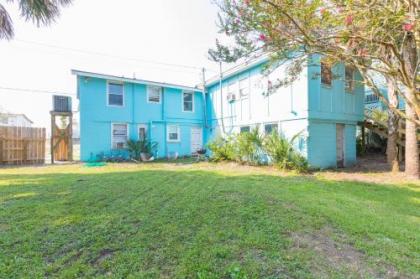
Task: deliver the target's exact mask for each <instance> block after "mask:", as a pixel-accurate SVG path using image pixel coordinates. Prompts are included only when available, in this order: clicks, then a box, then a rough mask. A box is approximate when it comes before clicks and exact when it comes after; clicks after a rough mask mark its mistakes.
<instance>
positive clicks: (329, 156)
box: [207, 56, 364, 168]
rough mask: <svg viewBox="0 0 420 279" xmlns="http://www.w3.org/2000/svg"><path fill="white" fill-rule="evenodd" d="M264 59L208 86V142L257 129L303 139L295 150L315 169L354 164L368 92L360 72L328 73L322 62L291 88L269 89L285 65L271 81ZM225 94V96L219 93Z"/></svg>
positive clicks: (340, 69)
mask: <svg viewBox="0 0 420 279" xmlns="http://www.w3.org/2000/svg"><path fill="white" fill-rule="evenodd" d="M267 61H268V58H267V57H262V58H260V59H256V60H253V61H249V62H247V63H245V64H243V65H240V66H238V67H235V68H233V69H231V70H228V71H226V72H225V73H223V76H222V80H221V81H220V78H219V79H218V78H217V77H216V78H214V79H213V80H210V81H209V83H208V87H207V92H208V95H207V110H208V123H209V129H208V133H207V140H211V138H213V137H216V136H218V135H223V134H231V133H238V132H241V131H248V130H250V129H252V128H256V127H258V128H259V129H260V131H262V132H263V133H269V132H271V131H273V130H278V131H279V132H281V133H283V134H284V135H285V136H286V137H289V138H290V137H292V136H294V135H296V134H299V137H298V142H297V143H296V145H297V146H296V147H297V148H298V150H300V152H301V153H302V154H304V155H305V156H307V158H308V160H309V162H310V164H311V165H312V166H314V167H321V168H326V167H336V166H348V165H351V164H353V163H354V162H355V160H356V125H357V122H358V121H361V120H363V101H364V87H363V85H362V84H361V83H360V82H359V81H360V80H361V77H360V75H359V73H358V72H357V71H354V70H352V69H349V68H347V67H345V66H344V65H343V64H338V65H334V66H332V67H328V66H327V65H326V64H323V63H321V59H320V57H317V56H314V57H312V58H311V59H310V60H308V63H307V65H308V66H307V67H306V68H305V69H304V71H302V73H301V74H300V76H299V77H298V78H297V80H296V81H294V82H293V83H292V84H290V85H289V86H285V87H280V88H277V89H271V90H270V87H271V86H272V85H273V84H275V83H276V81H277V80H278V79H280V80H281V79H282V78H284V76H285V71H286V67H287V63H284V64H283V65H281V66H280V67H279V68H277V69H276V70H275V71H274V72H272V73H270V74H269V75H265V74H264V73H263V69H264V66H265V65H266V63H267ZM220 89H221V90H220Z"/></svg>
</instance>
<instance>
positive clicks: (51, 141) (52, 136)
mask: <svg viewBox="0 0 420 279" xmlns="http://www.w3.org/2000/svg"><path fill="white" fill-rule="evenodd" d="M54 132H55V114H54V113H52V112H51V136H50V146H51V147H50V153H51V164H54Z"/></svg>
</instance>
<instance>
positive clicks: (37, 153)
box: [0, 126, 46, 165]
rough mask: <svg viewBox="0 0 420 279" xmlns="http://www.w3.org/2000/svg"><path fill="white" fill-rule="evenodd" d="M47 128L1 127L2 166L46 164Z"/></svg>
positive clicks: (0, 152) (0, 151) (0, 150)
mask: <svg viewBox="0 0 420 279" xmlns="http://www.w3.org/2000/svg"><path fill="white" fill-rule="evenodd" d="M45 140H46V131H45V128H29V127H6V126H0V165H9V164H10V165H23V164H25V165H26V164H44V163H45Z"/></svg>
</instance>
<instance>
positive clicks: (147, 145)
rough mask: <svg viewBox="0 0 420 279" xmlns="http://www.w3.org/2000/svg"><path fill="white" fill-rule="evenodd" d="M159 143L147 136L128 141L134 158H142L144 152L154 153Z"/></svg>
mask: <svg viewBox="0 0 420 279" xmlns="http://www.w3.org/2000/svg"><path fill="white" fill-rule="evenodd" d="M157 145H158V143H157V142H151V141H149V140H147V139H146V138H144V139H141V140H137V141H136V140H128V141H127V147H128V151H129V152H130V155H131V157H132V158H134V159H140V158H141V154H142V153H145V154H149V155H150V154H152V153H153V152H154V151H155V150H156V148H157Z"/></svg>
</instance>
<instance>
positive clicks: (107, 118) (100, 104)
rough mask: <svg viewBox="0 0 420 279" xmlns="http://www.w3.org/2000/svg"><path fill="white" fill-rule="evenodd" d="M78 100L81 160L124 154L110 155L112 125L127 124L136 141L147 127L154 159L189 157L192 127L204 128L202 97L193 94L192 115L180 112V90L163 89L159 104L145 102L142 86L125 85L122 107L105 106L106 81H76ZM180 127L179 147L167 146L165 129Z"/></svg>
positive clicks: (132, 137) (122, 152)
mask: <svg viewBox="0 0 420 279" xmlns="http://www.w3.org/2000/svg"><path fill="white" fill-rule="evenodd" d="M78 87H79V88H78V92H79V99H80V137H81V159H82V160H83V161H87V160H91V159H96V157H97V155H99V154H102V153H103V154H104V155H110V154H111V153H114V154H122V155H127V152H126V151H123V150H118V151H112V148H111V125H112V123H126V124H128V129H129V138H130V139H133V140H137V139H138V126H139V125H140V124H143V125H146V127H147V130H148V135H149V138H151V139H152V140H153V141H156V142H158V150H157V156H159V157H165V156H167V154H168V152H172V151H174V150H176V151H177V153H178V155H180V156H182V155H189V154H191V143H190V135H191V133H190V129H191V126H198V127H203V97H202V93H201V92H198V91H196V92H194V97H193V98H194V111H193V112H183V111H182V102H183V99H182V92H183V90H181V89H176V88H170V87H164V88H163V93H162V98H161V103H160V104H154V103H148V102H147V86H146V85H145V84H135V83H129V82H125V83H124V106H122V107H116V106H108V105H107V80H106V79H101V78H91V77H89V78H86V77H83V76H79V77H78ZM168 124H174V125H178V126H179V127H180V132H181V139H182V142H180V143H172V142H167V140H166V126H167V125H168Z"/></svg>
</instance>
